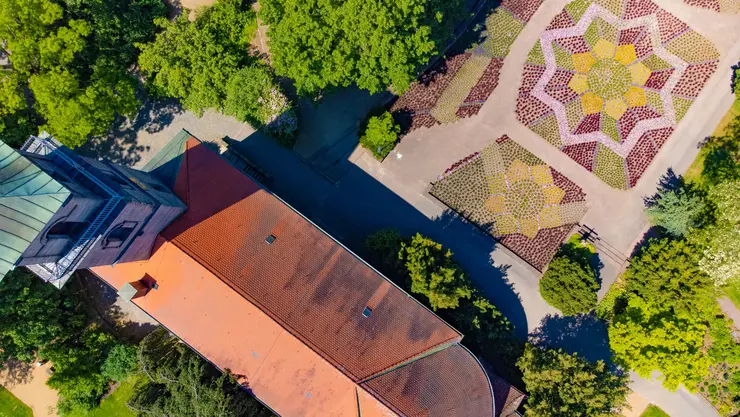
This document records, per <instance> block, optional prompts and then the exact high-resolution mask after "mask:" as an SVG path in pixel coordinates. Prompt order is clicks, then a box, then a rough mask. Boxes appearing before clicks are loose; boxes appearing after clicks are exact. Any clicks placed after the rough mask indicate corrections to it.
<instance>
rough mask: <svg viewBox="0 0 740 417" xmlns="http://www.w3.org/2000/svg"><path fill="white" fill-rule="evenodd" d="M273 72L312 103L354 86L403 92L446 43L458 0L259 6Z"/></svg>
mask: <svg viewBox="0 0 740 417" xmlns="http://www.w3.org/2000/svg"><path fill="white" fill-rule="evenodd" d="M260 5H261V6H262V10H261V11H260V17H261V18H262V19H263V20H264V22H265V23H266V24H267V25H269V27H270V29H269V32H268V35H269V38H270V41H269V45H270V55H271V57H272V65H273V66H274V68H275V71H276V72H277V73H278V74H279V75H283V76H286V77H290V78H292V79H294V80H295V82H296V87H297V88H298V91H299V93H301V94H309V95H316V94H318V93H319V92H320V91H321V90H324V89H328V88H331V87H338V86H348V85H350V84H353V83H356V84H357V85H358V86H359V87H360V88H363V89H367V90H369V91H370V92H373V93H374V92H377V91H381V90H383V89H386V88H387V87H388V86H392V87H393V89H394V90H395V91H397V92H403V91H404V90H405V89H406V88H408V86H409V84H410V83H411V81H413V80H414V78H415V77H416V75H417V73H418V72H419V71H420V70H421V69H422V68H423V67H424V65H426V64H427V62H428V61H429V59H430V58H431V57H433V56H434V55H435V54H439V53H441V52H442V50H443V49H444V47H445V43H446V42H447V41H448V40H449V39H450V38H451V36H452V29H453V27H454V25H455V24H456V23H457V22H458V21H459V20H460V19H461V17H462V15H463V13H464V12H463V11H464V10H465V6H464V5H463V2H462V1H460V0H452V1H444V0H407V1H403V2H389V1H378V0H369V1H368V0H346V1H340V2H336V1H330V0H310V1H305V0H265V1H262V2H260Z"/></svg>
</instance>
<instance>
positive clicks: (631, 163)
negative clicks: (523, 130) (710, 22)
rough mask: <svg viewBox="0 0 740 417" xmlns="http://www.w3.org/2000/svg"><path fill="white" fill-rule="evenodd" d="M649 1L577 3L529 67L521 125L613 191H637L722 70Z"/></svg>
mask: <svg viewBox="0 0 740 417" xmlns="http://www.w3.org/2000/svg"><path fill="white" fill-rule="evenodd" d="M718 60H719V53H718V52H717V50H716V48H715V47H714V45H712V44H711V42H709V41H708V40H706V39H705V38H703V37H702V36H701V35H699V34H698V33H697V32H695V31H693V30H692V29H691V28H689V27H688V26H687V25H686V24H685V23H683V22H681V21H680V20H678V19H677V18H675V17H674V16H673V15H671V14H670V13H668V12H666V11H664V10H662V9H660V8H659V7H658V6H657V5H656V4H655V3H653V2H652V1H651V0H593V1H591V0H576V1H574V2H571V3H569V4H568V5H566V6H565V9H564V10H563V11H562V12H561V13H560V14H559V15H558V16H556V17H555V19H554V20H553V21H552V22H551V23H550V26H549V27H548V28H547V29H546V30H545V32H544V33H543V34H542V35H541V36H540V39H539V40H538V42H537V44H536V45H535V47H534V48H533V49H532V50H531V51H530V53H529V56H528V58H527V63H526V64H525V66H524V74H523V80H522V86H521V88H520V91H519V99H518V101H517V109H516V111H517V117H518V119H519V121H521V122H522V123H524V124H525V125H527V126H528V127H529V128H530V129H532V130H533V131H534V132H535V133H537V134H539V135H540V136H542V137H543V138H545V139H546V140H547V141H548V142H549V143H551V144H552V145H554V146H557V147H558V148H560V149H561V150H562V151H563V152H565V153H566V154H567V155H568V156H570V157H571V158H573V159H574V160H575V161H577V162H578V163H579V164H581V165H583V166H584V167H586V168H587V169H588V170H590V171H592V172H593V173H594V174H596V175H597V176H598V177H599V178H601V179H602V180H603V181H604V182H606V183H607V184H609V185H611V186H612V187H614V188H629V187H632V186H634V185H635V184H636V183H637V180H638V179H639V178H640V177H641V176H642V174H643V173H644V172H645V169H647V167H648V165H649V164H650V162H651V161H652V160H653V158H655V156H656V155H657V152H658V149H660V147H661V146H662V145H663V144H664V143H665V141H666V140H667V139H668V137H669V136H670V135H671V133H672V132H673V131H674V129H675V127H676V125H677V124H678V122H679V121H680V120H681V119H682V118H683V117H684V115H685V114H686V112H687V111H688V109H689V106H690V105H691V104H692V102H693V101H694V99H695V98H696V97H697V96H698V95H699V92H700V91H701V89H702V88H703V86H704V84H705V83H706V81H707V80H708V79H709V77H710V76H711V75H712V73H713V72H714V71H715V70H716V68H717V63H718Z"/></svg>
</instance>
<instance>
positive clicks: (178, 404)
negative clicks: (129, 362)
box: [128, 329, 272, 417]
mask: <svg viewBox="0 0 740 417" xmlns="http://www.w3.org/2000/svg"><path fill="white" fill-rule="evenodd" d="M138 357H139V365H140V368H141V369H142V371H143V373H144V374H145V375H146V377H147V379H146V382H145V383H143V384H140V385H137V387H136V390H135V392H134V395H133V396H132V398H131V400H130V401H129V402H128V406H129V408H131V409H132V410H134V411H136V412H138V413H139V415H141V416H143V417H149V416H151V417H161V416H178V417H223V416H248V417H268V416H272V413H270V412H269V410H267V409H266V408H265V407H264V406H262V405H261V404H259V403H258V402H257V401H256V400H254V399H253V398H251V397H250V396H249V395H248V394H247V393H246V392H245V391H243V390H242V389H241V388H240V387H239V386H238V385H237V383H236V381H234V380H233V378H232V377H231V376H230V375H229V374H228V373H223V374H220V373H219V372H218V371H217V370H216V369H215V368H213V366H211V365H210V364H208V363H207V362H205V361H204V360H203V359H201V358H200V357H199V356H198V355H196V354H195V353H194V352H193V351H191V350H190V349H189V348H188V347H187V346H185V345H184V344H182V343H180V342H179V341H178V340H177V339H175V338H174V337H172V336H170V335H168V334H167V332H166V331H165V330H163V329H158V330H155V331H154V332H152V333H150V334H149V335H148V336H147V337H145V338H144V340H142V341H141V343H140V344H139V355H138Z"/></svg>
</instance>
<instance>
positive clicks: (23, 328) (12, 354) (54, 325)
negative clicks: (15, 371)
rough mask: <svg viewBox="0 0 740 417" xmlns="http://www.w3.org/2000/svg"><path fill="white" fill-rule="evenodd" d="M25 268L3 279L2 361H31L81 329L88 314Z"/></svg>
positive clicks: (0, 303) (0, 287)
mask: <svg viewBox="0 0 740 417" xmlns="http://www.w3.org/2000/svg"><path fill="white" fill-rule="evenodd" d="M68 291H69V290H68V289H64V290H62V291H60V290H57V289H56V288H54V287H53V286H52V285H50V284H47V283H45V282H43V281H42V280H40V279H38V278H36V277H35V276H34V275H33V274H31V273H30V272H28V271H27V270H26V269H24V268H18V269H16V270H14V271H11V272H10V273H8V274H7V275H6V276H5V278H4V279H3V280H2V281H0V317H2V318H3V319H2V320H0V364H2V363H5V362H7V361H8V360H10V359H16V360H20V361H23V362H30V361H32V360H34V359H35V357H36V352H37V351H38V350H39V349H42V348H44V347H46V346H47V345H48V344H49V343H51V342H52V341H54V340H57V339H59V338H61V337H64V336H65V335H69V334H70V333H74V332H77V331H80V330H81V329H82V328H83V327H84V323H85V316H84V314H83V313H82V311H81V310H80V309H79V306H78V305H77V304H76V303H74V302H73V301H72V299H71V297H69V294H68Z"/></svg>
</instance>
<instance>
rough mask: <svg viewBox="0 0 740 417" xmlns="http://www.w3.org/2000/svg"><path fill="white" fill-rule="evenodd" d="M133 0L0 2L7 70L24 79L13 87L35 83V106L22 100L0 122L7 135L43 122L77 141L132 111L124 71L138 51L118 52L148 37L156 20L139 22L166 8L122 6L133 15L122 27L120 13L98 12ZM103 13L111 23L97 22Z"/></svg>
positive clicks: (144, 1)
mask: <svg viewBox="0 0 740 417" xmlns="http://www.w3.org/2000/svg"><path fill="white" fill-rule="evenodd" d="M133 1H134V0H111V1H110V2H107V5H102V4H101V3H100V2H98V1H97V0H79V1H70V2H69V4H65V7H62V6H61V5H60V4H58V3H57V2H55V1H52V0H7V1H3V2H0V39H2V40H4V41H5V45H4V48H5V50H6V52H8V54H9V57H10V63H11V70H10V71H11V72H12V73H14V74H17V75H16V77H17V78H16V79H17V80H19V82H20V83H19V84H20V85H18V86H17V87H18V88H16V90H19V91H24V90H25V89H29V90H30V92H31V93H32V96H33V99H32V100H31V101H30V102H31V103H34V111H35V114H34V113H33V112H31V111H29V110H30V109H28V108H27V106H24V107H23V108H17V109H16V110H17V111H16V112H15V113H13V114H5V117H4V120H3V125H6V126H10V128H9V129H6V131H5V132H0V133H1V134H2V137H3V139H4V140H8V139H10V140H11V141H14V142H17V139H18V138H17V137H18V136H23V135H24V134H27V133H31V132H29V130H30V128H31V127H32V126H33V125H37V126H38V125H40V126H39V127H40V129H43V130H47V131H49V133H51V134H52V135H54V136H55V137H56V138H57V139H58V140H60V141H61V142H62V143H64V144H65V145H68V146H70V147H75V146H79V145H81V144H82V143H85V141H87V140H88V139H89V137H90V136H92V135H100V134H103V133H105V132H106V131H107V130H108V129H109V128H110V126H111V123H112V122H113V120H114V118H115V116H116V114H123V115H130V114H132V113H133V112H134V111H135V110H136V108H137V106H138V102H137V100H136V98H135V95H134V90H135V87H136V81H135V79H134V78H132V77H131V76H129V75H127V73H126V70H127V68H128V67H129V66H130V65H131V63H132V61H133V58H134V57H132V56H130V55H128V60H125V59H124V60H121V59H118V58H119V57H120V56H122V55H121V52H120V51H126V50H128V51H130V50H131V48H133V46H132V42H133V41H134V40H137V39H141V40H144V39H146V38H147V35H146V31H147V29H148V30H150V32H149V33H151V32H152V31H153V29H154V27H153V25H152V24H151V23H149V24H148V27H147V25H146V24H142V22H146V20H147V18H148V17H152V16H155V15H157V13H162V14H163V11H164V5H163V4H161V1H159V0H141V2H140V3H137V4H136V5H131V8H130V10H132V11H136V12H137V13H138V14H137V13H133V12H126V13H123V14H124V15H125V16H124V17H125V18H130V19H128V20H127V22H128V25H129V26H130V28H132V29H130V30H124V29H121V30H118V31H116V30H115V27H116V26H118V28H121V26H120V25H118V24H117V23H116V22H117V21H116V20H115V19H105V18H101V17H100V16H101V15H103V14H105V13H102V12H101V10H110V9H109V7H110V5H112V4H116V5H120V4H123V3H126V4H129V3H132V2H133ZM154 1H159V3H160V4H159V6H160V8H159V9H157V7H149V5H151V4H153V2H154ZM142 5H144V6H142ZM124 9H126V8H124ZM96 13H97V14H96ZM108 16H110V13H109V14H108ZM136 17H139V19H136ZM102 20H107V22H106V23H105V24H100V22H101V21H102ZM108 29H112V31H107V32H106V30H108ZM113 33H115V35H116V37H115V40H113V39H112V38H113V36H112V34H113ZM4 90H6V89H5V87H4ZM6 91H7V90H6ZM20 97H23V96H22V95H21V96H20ZM24 99H25V97H24ZM0 116H1V115H0ZM44 121H45V123H44ZM0 127H2V126H0Z"/></svg>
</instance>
